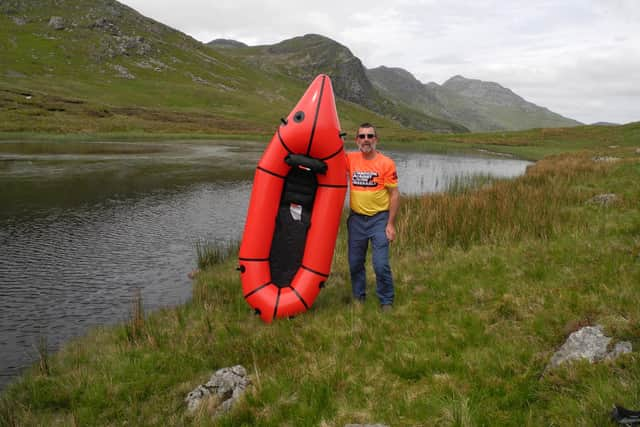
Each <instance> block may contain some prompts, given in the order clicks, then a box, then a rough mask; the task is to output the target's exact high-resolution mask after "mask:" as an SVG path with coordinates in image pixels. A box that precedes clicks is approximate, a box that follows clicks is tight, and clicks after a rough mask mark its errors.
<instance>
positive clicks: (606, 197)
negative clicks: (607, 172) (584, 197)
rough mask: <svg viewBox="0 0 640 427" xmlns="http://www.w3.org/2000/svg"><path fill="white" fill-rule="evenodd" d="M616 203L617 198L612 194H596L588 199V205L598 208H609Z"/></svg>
mask: <svg viewBox="0 0 640 427" xmlns="http://www.w3.org/2000/svg"><path fill="white" fill-rule="evenodd" d="M617 201H618V196H617V195H615V194H613V193H604V194H597V195H595V196H593V197H592V198H591V199H589V202H588V203H591V204H594V205H600V206H609V205H611V204H613V203H615V202H617Z"/></svg>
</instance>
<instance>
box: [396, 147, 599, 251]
mask: <svg viewBox="0 0 640 427" xmlns="http://www.w3.org/2000/svg"><path fill="white" fill-rule="evenodd" d="M598 170H604V169H601V166H599V165H597V164H595V163H594V162H592V161H591V160H590V159H588V158H585V157H578V158H567V159H563V158H560V159H553V160H543V161H540V162H538V163H537V164H536V165H535V166H533V167H531V168H530V169H529V170H528V172H527V174H526V175H525V176H523V177H520V178H518V179H516V180H498V181H496V182H495V183H494V184H493V185H491V186H486V185H482V186H481V187H480V188H477V186H475V185H472V186H471V187H465V185H464V181H459V182H454V183H453V184H452V191H451V192H448V193H444V194H434V195H428V196H423V197H412V198H408V199H406V200H403V202H402V205H401V210H400V214H399V216H398V217H399V220H398V224H397V228H398V235H399V236H400V240H402V241H404V242H406V243H407V245H408V246H409V248H425V247H432V246H443V247H460V248H462V249H468V248H469V247H471V245H473V244H486V243H497V242H501V241H518V240H521V239H523V238H525V237H534V238H538V239H548V238H549V237H550V236H552V235H554V233H556V232H557V231H559V230H558V227H560V225H559V224H568V223H570V224H576V222H577V223H578V224H579V223H580V222H581V219H580V218H574V217H573V213H572V211H571V210H570V209H568V206H570V205H571V204H572V203H573V202H575V201H576V200H577V199H579V198H580V194H579V192H578V191H577V190H576V188H575V187H572V184H575V183H579V181H580V180H581V178H582V177H584V176H586V174H589V173H592V172H594V171H595V172H597V171H598ZM465 188H466V189H465ZM405 249H406V248H405Z"/></svg>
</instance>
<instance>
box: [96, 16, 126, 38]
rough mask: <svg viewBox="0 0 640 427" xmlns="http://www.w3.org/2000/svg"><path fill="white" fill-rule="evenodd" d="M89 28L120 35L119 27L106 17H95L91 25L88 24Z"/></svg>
mask: <svg viewBox="0 0 640 427" xmlns="http://www.w3.org/2000/svg"><path fill="white" fill-rule="evenodd" d="M89 28H92V29H97V30H101V31H104V32H108V33H110V34H113V35H120V28H118V26H117V25H116V24H114V23H113V22H111V21H110V20H108V19H107V18H98V19H96V20H95V21H94V22H93V23H92V24H91V25H89Z"/></svg>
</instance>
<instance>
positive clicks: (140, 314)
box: [125, 289, 145, 343]
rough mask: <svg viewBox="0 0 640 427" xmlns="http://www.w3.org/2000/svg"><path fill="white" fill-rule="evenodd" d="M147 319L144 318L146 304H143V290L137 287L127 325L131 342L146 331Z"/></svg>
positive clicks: (127, 332) (126, 329)
mask: <svg viewBox="0 0 640 427" xmlns="http://www.w3.org/2000/svg"><path fill="white" fill-rule="evenodd" d="M144 328H145V320H144V306H143V304H142V292H141V291H140V289H136V292H135V294H134V297H133V302H132V304H131V318H130V319H129V322H128V323H127V324H126V325H125V331H126V334H127V339H128V341H129V342H130V343H134V342H136V341H137V340H138V339H139V338H140V337H141V336H142V334H143V333H144Z"/></svg>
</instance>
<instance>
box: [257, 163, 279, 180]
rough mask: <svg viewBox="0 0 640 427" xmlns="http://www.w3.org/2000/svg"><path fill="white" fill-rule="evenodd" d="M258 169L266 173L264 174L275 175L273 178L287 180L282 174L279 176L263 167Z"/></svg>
mask: <svg viewBox="0 0 640 427" xmlns="http://www.w3.org/2000/svg"><path fill="white" fill-rule="evenodd" d="M257 169H258V170H259V171H262V172H264V173H268V174H269V175H273V176H275V177H278V178H280V179H285V178H286V177H285V176H284V175H280V174H277V173H275V172H271V171H270V170H269V169H265V168H263V167H262V166H258V167H257Z"/></svg>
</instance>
